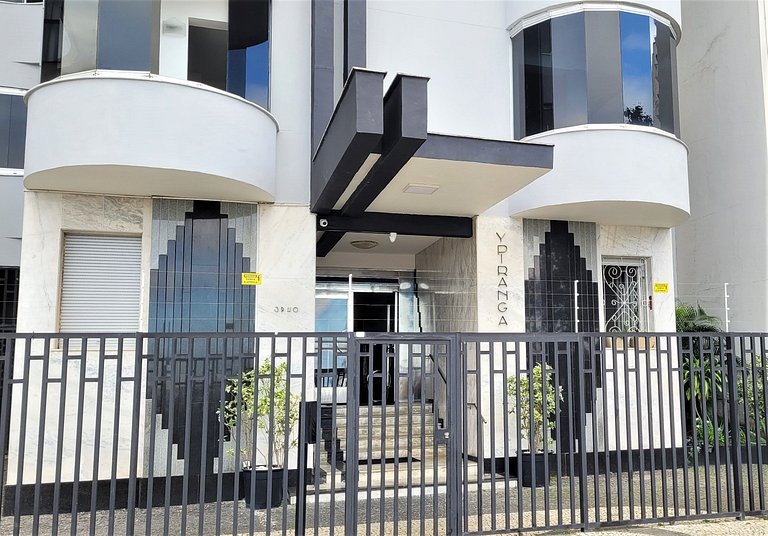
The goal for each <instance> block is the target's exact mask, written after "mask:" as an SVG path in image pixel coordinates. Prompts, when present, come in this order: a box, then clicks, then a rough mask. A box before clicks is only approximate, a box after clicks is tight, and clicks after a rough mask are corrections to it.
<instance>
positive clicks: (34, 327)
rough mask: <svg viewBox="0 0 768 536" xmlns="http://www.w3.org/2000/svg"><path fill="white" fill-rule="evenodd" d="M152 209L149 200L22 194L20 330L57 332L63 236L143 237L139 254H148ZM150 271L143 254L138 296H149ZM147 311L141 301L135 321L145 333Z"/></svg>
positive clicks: (55, 194)
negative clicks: (77, 234) (93, 234)
mask: <svg viewBox="0 0 768 536" xmlns="http://www.w3.org/2000/svg"><path fill="white" fill-rule="evenodd" d="M150 210H151V202H150V200H149V199H139V198H130V197H110V196H90V195H74V194H61V193H48V192H25V194H24V229H23V235H22V236H23V240H22V247H21V279H20V282H19V313H18V327H17V329H18V331H19V332H20V333H32V332H37V333H46V332H55V331H58V328H59V319H58V314H59V311H58V309H59V296H60V292H61V288H60V284H61V283H60V280H61V268H62V257H63V255H62V246H63V237H64V234H66V233H85V234H88V233H98V234H113V235H127V236H130V235H133V236H142V240H143V242H142V250H143V251H145V252H146V251H149V242H150V232H149V228H150V217H149V214H150ZM148 273H149V259H148V256H147V255H143V258H142V278H141V285H142V297H145V296H146V295H147V282H148V278H147V277H146V274H148ZM147 311H148V306H147V302H146V299H143V300H142V307H141V316H140V318H139V319H138V325H139V327H140V328H141V329H146V325H147Z"/></svg>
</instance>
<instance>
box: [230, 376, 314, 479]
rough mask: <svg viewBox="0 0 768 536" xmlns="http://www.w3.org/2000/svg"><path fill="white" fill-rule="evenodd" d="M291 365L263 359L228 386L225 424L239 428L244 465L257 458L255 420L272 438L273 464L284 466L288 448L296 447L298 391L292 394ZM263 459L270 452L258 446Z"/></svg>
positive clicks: (232, 428)
mask: <svg viewBox="0 0 768 536" xmlns="http://www.w3.org/2000/svg"><path fill="white" fill-rule="evenodd" d="M289 387H290V384H289V380H288V366H287V365H286V364H285V363H281V364H278V365H277V366H275V367H274V370H273V368H272V363H270V362H267V363H264V364H263V365H262V366H261V367H259V369H258V375H257V374H256V371H255V369H251V370H248V371H245V372H243V373H242V374H241V375H240V377H239V378H232V379H231V380H229V382H228V383H227V386H226V388H225V389H226V392H227V394H228V395H229V396H230V397H231V398H230V399H229V400H228V401H227V402H226V403H225V404H224V424H226V425H227V427H229V428H230V430H235V431H238V432H235V433H233V437H237V434H238V433H239V436H240V452H241V455H242V458H243V466H244V467H250V466H251V461H252V460H254V461H255V458H254V444H253V435H254V434H253V423H254V421H255V422H256V424H257V426H258V429H259V430H261V431H262V432H264V433H265V434H267V436H268V437H270V438H271V440H272V441H271V446H272V460H273V464H274V465H277V466H281V465H282V463H283V460H284V457H285V451H286V448H290V447H295V446H296V445H297V443H298V442H297V440H296V438H295V437H294V434H293V431H294V428H295V427H296V424H297V423H298V420H299V402H300V400H301V398H300V397H299V396H298V395H295V394H294V395H291V394H290V389H289ZM255 450H256V453H258V454H259V455H260V456H261V457H263V459H264V460H265V463H266V460H268V454H269V453H268V452H266V453H265V452H263V451H261V450H260V449H259V448H258V447H257V446H256V447H255Z"/></svg>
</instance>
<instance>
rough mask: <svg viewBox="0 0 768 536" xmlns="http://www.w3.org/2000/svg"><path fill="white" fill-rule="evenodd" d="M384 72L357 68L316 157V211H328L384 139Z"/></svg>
mask: <svg viewBox="0 0 768 536" xmlns="http://www.w3.org/2000/svg"><path fill="white" fill-rule="evenodd" d="M383 84H384V73H381V72H376V71H365V70H360V69H353V70H352V74H350V76H349V79H348V80H347V83H346V84H345V85H344V90H343V91H342V93H341V97H340V98H339V102H338V104H337V105H336V109H335V110H334V112H333V115H332V116H331V120H330V121H329V123H328V127H327V128H326V130H325V133H324V135H323V138H322V140H321V141H320V146H319V147H318V148H317V151H316V152H315V155H314V158H313V160H312V184H311V188H312V212H314V213H316V214H327V213H328V212H330V211H331V209H332V208H333V206H334V205H335V204H336V202H337V201H338V200H339V197H341V195H342V194H343V193H344V190H346V188H347V186H349V183H350V181H351V180H352V178H353V177H354V176H355V173H357V171H358V170H359V169H360V167H361V166H362V165H363V163H364V162H365V160H366V159H367V158H368V156H369V155H370V154H371V152H372V151H373V150H374V148H375V147H376V145H378V144H379V143H380V142H381V137H382V134H383V133H384V105H383V101H382V98H381V95H382V90H383Z"/></svg>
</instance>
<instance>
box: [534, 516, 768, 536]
mask: <svg viewBox="0 0 768 536" xmlns="http://www.w3.org/2000/svg"><path fill="white" fill-rule="evenodd" d="M546 534H583V533H581V532H579V531H567V532H552V531H547V532H546ZM591 534H594V535H595V536H630V535H634V536H680V535H681V534H690V535H691V536H720V535H723V536H725V535H728V536H765V535H768V518H749V519H746V520H744V521H738V520H732V519H723V520H716V519H714V520H713V519H710V520H707V521H681V522H678V523H675V524H669V523H665V524H660V525H643V526H638V527H627V528H621V529H611V530H597V531H594V532H592V533H591Z"/></svg>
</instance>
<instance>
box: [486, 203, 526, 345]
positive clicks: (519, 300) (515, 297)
mask: <svg viewBox="0 0 768 536" xmlns="http://www.w3.org/2000/svg"><path fill="white" fill-rule="evenodd" d="M475 241H476V248H477V331H480V332H523V331H525V287H524V281H525V269H524V255H523V248H522V247H521V244H522V243H523V221H522V220H521V219H519V218H510V217H492V216H478V217H477V219H476V220H475Z"/></svg>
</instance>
